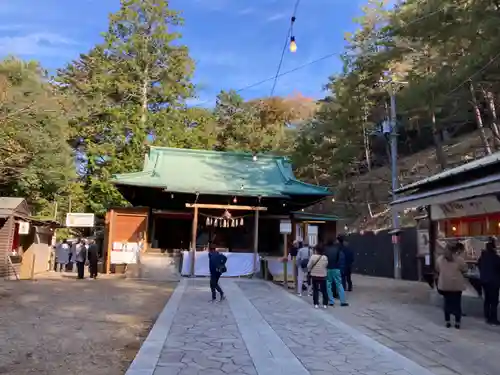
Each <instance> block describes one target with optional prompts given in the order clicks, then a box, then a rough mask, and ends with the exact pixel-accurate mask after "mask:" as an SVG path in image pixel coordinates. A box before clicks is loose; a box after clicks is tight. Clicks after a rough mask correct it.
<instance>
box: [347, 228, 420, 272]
mask: <svg viewBox="0 0 500 375" xmlns="http://www.w3.org/2000/svg"><path fill="white" fill-rule="evenodd" d="M347 240H348V242H349V246H350V247H351V249H352V250H353V252H354V256H355V260H354V265H353V272H355V273H359V274H362V275H368V276H377V277H389V278H392V277H394V253H393V245H392V235H391V234H389V230H384V231H380V232H377V233H374V232H364V233H363V234H359V233H353V234H350V235H349V236H348V238H347ZM400 244H401V276H402V278H403V279H404V280H418V267H417V231H416V228H405V229H403V230H402V232H401V234H400Z"/></svg>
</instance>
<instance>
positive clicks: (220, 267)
mask: <svg viewBox="0 0 500 375" xmlns="http://www.w3.org/2000/svg"><path fill="white" fill-rule="evenodd" d="M218 258H219V259H218V261H219V262H220V263H219V265H218V266H217V268H216V271H217V272H219V273H226V272H227V267H226V262H227V257H226V256H225V255H224V254H221V253H219V256H218Z"/></svg>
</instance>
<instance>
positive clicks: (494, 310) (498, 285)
mask: <svg viewBox="0 0 500 375" xmlns="http://www.w3.org/2000/svg"><path fill="white" fill-rule="evenodd" d="M478 267H479V273H480V278H481V284H482V286H483V292H484V318H485V319H486V323H488V324H492V325H500V322H499V321H498V295H499V290H500V256H499V255H498V254H497V249H496V244H495V240H494V239H490V240H489V241H488V243H487V244H486V248H485V250H484V251H483V252H482V254H481V256H480V257H479V261H478Z"/></svg>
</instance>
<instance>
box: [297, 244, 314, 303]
mask: <svg viewBox="0 0 500 375" xmlns="http://www.w3.org/2000/svg"><path fill="white" fill-rule="evenodd" d="M311 255H312V251H311V249H310V247H309V245H307V244H302V243H299V250H298V251H297V258H296V261H297V293H298V295H299V296H300V297H301V296H302V291H303V289H304V281H305V282H306V285H307V293H308V294H309V295H310V294H311V286H310V285H309V280H308V277H307V275H308V271H307V263H308V262H309V259H310V258H311Z"/></svg>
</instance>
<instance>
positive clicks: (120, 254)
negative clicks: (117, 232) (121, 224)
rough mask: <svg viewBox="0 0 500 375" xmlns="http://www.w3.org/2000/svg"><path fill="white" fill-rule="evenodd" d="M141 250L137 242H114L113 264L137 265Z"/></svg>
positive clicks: (112, 251)
mask: <svg viewBox="0 0 500 375" xmlns="http://www.w3.org/2000/svg"><path fill="white" fill-rule="evenodd" d="M139 250H140V246H139V243H137V242H113V248H112V250H111V264H135V263H137V254H138V253H139Z"/></svg>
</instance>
